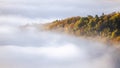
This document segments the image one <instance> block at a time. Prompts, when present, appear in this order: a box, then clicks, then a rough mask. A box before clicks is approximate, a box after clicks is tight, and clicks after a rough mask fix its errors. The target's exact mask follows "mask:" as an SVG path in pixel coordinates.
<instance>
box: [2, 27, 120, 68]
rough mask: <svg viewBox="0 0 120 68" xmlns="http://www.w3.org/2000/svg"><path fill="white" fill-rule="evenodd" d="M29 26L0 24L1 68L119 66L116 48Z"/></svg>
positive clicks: (93, 67) (117, 67)
mask: <svg viewBox="0 0 120 68" xmlns="http://www.w3.org/2000/svg"><path fill="white" fill-rule="evenodd" d="M31 28H34V27H31ZM31 28H30V29H27V30H25V31H22V30H21V29H19V28H18V27H15V26H11V25H6V26H5V25H4V26H3V25H1V26H0V67H1V68H119V64H118V63H119V58H118V56H119V53H118V54H117V53H116V51H115V48H112V47H109V46H107V45H105V44H102V43H99V42H95V41H94V42H93V41H90V40H87V39H83V38H76V37H71V36H66V35H62V34H57V33H51V32H44V31H38V30H36V29H34V30H33V29H32V30H31ZM114 52H115V53H114ZM116 60H117V61H116Z"/></svg>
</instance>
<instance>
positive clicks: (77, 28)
mask: <svg viewBox="0 0 120 68" xmlns="http://www.w3.org/2000/svg"><path fill="white" fill-rule="evenodd" d="M45 29H46V30H54V31H61V32H65V33H69V34H73V35H76V36H86V37H96V36H99V37H104V38H107V39H108V40H112V41H117V42H120V12H113V13H111V14H104V13H102V15H101V16H98V15H95V16H91V15H88V16H87V17H80V16H76V17H71V18H66V19H64V20H56V21H53V22H52V23H48V24H45Z"/></svg>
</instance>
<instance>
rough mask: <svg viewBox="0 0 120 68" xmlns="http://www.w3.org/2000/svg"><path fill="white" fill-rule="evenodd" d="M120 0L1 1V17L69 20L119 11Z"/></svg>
mask: <svg viewBox="0 0 120 68" xmlns="http://www.w3.org/2000/svg"><path fill="white" fill-rule="evenodd" d="M119 7H120V1H119V0H0V15H19V16H24V17H30V18H37V17H39V18H58V19H59V18H60V19H61V18H67V17H72V16H87V15H95V14H99V15H100V14H102V13H103V12H104V13H111V12H114V11H119V9H120V8H119Z"/></svg>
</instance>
